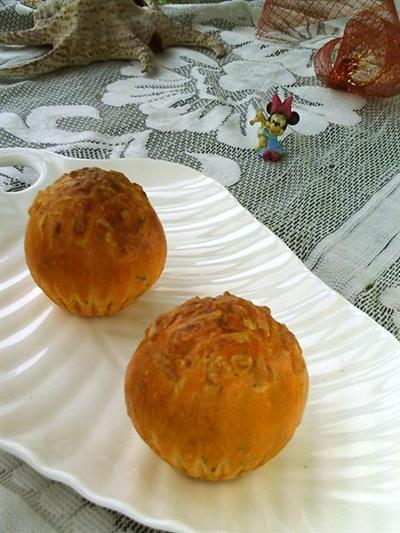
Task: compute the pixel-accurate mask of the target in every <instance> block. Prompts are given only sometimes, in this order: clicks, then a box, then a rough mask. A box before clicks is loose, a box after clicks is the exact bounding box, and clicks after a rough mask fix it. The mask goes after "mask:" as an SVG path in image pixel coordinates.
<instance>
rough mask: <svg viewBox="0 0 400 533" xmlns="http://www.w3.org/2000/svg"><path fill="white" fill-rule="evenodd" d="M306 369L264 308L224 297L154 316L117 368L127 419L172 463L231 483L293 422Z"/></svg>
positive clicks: (273, 447) (282, 438)
mask: <svg viewBox="0 0 400 533" xmlns="http://www.w3.org/2000/svg"><path fill="white" fill-rule="evenodd" d="M307 391H308V374H307V369H306V366H305V362H304V359H303V357H302V352H301V349H300V346H299V344H298V342H297V340H296V338H295V336H294V335H293V334H292V333H291V332H290V331H289V330H288V329H287V328H286V326H284V325H282V324H280V323H279V322H277V321H276V320H274V319H273V318H272V316H271V313H270V310H269V309H268V308H267V307H258V306H255V305H253V304H252V303H251V302H249V301H247V300H244V299H241V298H237V297H235V296H232V295H230V294H229V293H225V294H223V295H222V296H219V297H217V298H192V299H191V300H188V301H187V302H186V303H184V304H183V305H180V306H178V307H176V308H175V309H173V310H171V311H170V312H169V313H166V314H163V315H161V316H159V317H158V318H156V319H155V320H154V321H153V322H152V324H151V325H150V326H149V328H148V329H147V330H146V334H145V338H144V339H143V340H142V342H141V343H140V345H139V346H138V348H137V350H136V352H135V353H134V355H133V357H132V359H131V361H130V362H129V365H128V367H127V370H126V376H125V398H126V404H127V410H128V415H129V416H130V418H131V419H132V422H133V424H134V426H135V427H136V429H137V431H138V433H139V434H140V435H141V437H142V438H143V439H144V440H145V441H146V442H147V444H149V446H151V448H153V450H154V451H155V452H156V453H157V454H158V455H159V456H160V457H161V458H162V459H164V460H165V461H167V462H168V463H169V464H170V465H172V466H173V467H174V468H176V469H178V470H180V471H181V472H184V473H186V474H188V475H190V476H193V477H196V478H202V479H208V480H218V479H231V478H234V477H236V476H237V475H239V474H241V473H244V472H247V471H250V470H253V469H254V468H256V467H257V466H259V465H262V464H264V463H265V462H266V461H268V460H269V459H271V458H272V457H273V456H274V455H276V454H277V453H278V452H279V451H280V450H281V449H282V448H283V447H284V446H285V445H286V444H287V442H288V441H289V440H290V438H291V437H292V435H293V433H294V431H295V429H296V427H297V426H298V424H299V423H300V421H301V418H302V414H303V411H304V407H305V402H306V398H307Z"/></svg>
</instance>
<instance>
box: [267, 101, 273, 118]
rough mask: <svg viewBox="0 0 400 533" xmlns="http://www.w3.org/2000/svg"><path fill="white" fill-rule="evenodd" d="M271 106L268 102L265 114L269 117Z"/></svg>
mask: <svg viewBox="0 0 400 533" xmlns="http://www.w3.org/2000/svg"><path fill="white" fill-rule="evenodd" d="M271 106H272V102H270V103H269V104H268V105H267V113H268V114H269V115H270V114H271Z"/></svg>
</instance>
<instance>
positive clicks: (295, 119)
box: [287, 111, 300, 126]
mask: <svg viewBox="0 0 400 533" xmlns="http://www.w3.org/2000/svg"><path fill="white" fill-rule="evenodd" d="M299 120H300V115H299V114H298V113H296V111H292V114H291V115H290V118H289V119H288V121H287V122H288V124H290V125H291V126H294V125H295V124H297V123H298V122H299Z"/></svg>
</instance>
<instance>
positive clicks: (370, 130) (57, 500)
mask: <svg viewBox="0 0 400 533" xmlns="http://www.w3.org/2000/svg"><path fill="white" fill-rule="evenodd" d="M166 9H167V11H168V12H169V13H171V14H172V15H173V16H177V17H180V18H181V19H182V20H184V21H186V22H190V23H191V24H192V25H194V26H195V27H196V28H198V29H201V30H202V31H212V32H215V33H217V34H219V35H220V37H221V38H222V39H223V40H224V41H225V42H226V43H227V45H228V47H229V52H228V54H227V56H226V57H225V58H222V59H220V60H217V59H216V58H215V57H214V56H213V55H212V53H211V52H210V53H209V52H204V51H200V50H197V49H196V50H190V49H184V48H171V49H168V50H166V51H165V52H163V54H161V55H159V56H158V57H157V68H156V70H155V72H154V73H153V74H152V75H147V76H142V75H141V73H140V67H139V66H138V64H137V63H135V62H122V61H115V62H105V63H97V64H93V65H89V66H87V67H81V68H69V69H64V70H62V71H58V72H55V73H53V74H49V75H46V76H43V77H41V78H38V79H35V80H23V81H17V82H11V81H4V82H3V83H2V84H1V85H0V148H8V147H30V148H38V149H46V150H50V151H53V152H56V153H60V154H63V155H66V156H71V157H82V158H111V157H135V156H140V157H151V158H155V159H165V160H169V161H174V162H177V163H183V164H185V165H188V166H191V167H193V168H196V169H199V170H202V171H203V172H204V173H205V174H207V175H209V176H211V177H213V178H215V179H216V180H218V181H220V182H221V183H223V184H224V185H225V186H226V187H228V188H229V190H230V192H231V193H232V194H233V195H234V196H235V197H236V198H237V199H238V200H239V202H240V203H241V204H242V205H244V206H245V207H246V208H247V209H248V210H249V211H250V212H251V213H252V214H253V215H254V216H255V217H256V218H258V219H259V220H260V221H261V222H263V223H264V224H266V225H267V226H268V227H269V228H270V229H271V230H272V231H274V232H275V233H276V234H277V235H278V236H279V237H281V238H282V239H283V240H284V241H285V242H286V243H287V245H288V246H289V247H290V248H291V249H292V250H293V251H294V252H295V253H296V254H297V256H298V257H299V258H300V259H301V260H302V261H303V262H304V263H305V264H306V265H307V267H308V268H310V269H311V270H313V272H314V273H315V274H316V275H317V276H319V277H320V278H321V279H322V280H323V281H324V282H325V283H327V284H328V285H329V286H330V287H332V288H333V289H335V290H337V291H338V292H339V293H340V294H342V295H343V296H344V297H345V298H346V299H347V300H348V301H350V302H351V303H353V304H354V305H356V306H357V307H359V308H360V309H362V310H363V311H365V312H366V313H367V314H369V315H370V316H371V317H372V318H374V319H375V320H376V321H377V322H379V323H380V324H381V325H382V326H384V327H385V328H386V329H387V330H389V331H390V332H391V333H392V334H394V335H395V336H397V338H400V233H399V229H400V142H399V139H400V99H399V98H391V99H377V98H375V99H372V98H371V99H368V100H365V99H364V98H362V97H360V96H356V95H352V94H348V93H342V92H337V91H333V90H331V89H328V88H325V87H323V86H322V85H321V83H320V82H319V81H318V80H317V79H316V77H315V73H314V69H313V65H312V58H313V55H314V53H315V52H316V50H317V49H318V48H319V47H320V46H322V44H324V43H325V42H327V40H329V39H331V38H333V37H336V36H338V35H340V34H341V33H342V32H343V28H344V24H345V21H344V20H339V21H328V22H326V23H322V24H319V25H314V26H309V27H307V28H303V29H302V30H299V32H298V35H297V38H296V39H294V38H293V37H292V38H289V37H288V36H286V35H285V34H276V35H274V36H273V37H271V38H270V39H269V40H268V41H266V42H260V41H258V40H257V39H256V38H255V27H254V26H255V23H256V21H257V20H258V17H259V15H260V11H261V7H260V4H259V3H258V2H254V1H250V2H245V1H241V0H234V1H231V2H223V3H215V4H211V3H202V4H191V5H179V6H178V5H175V6H168V7H167V8H166ZM32 23H33V19H32V12H31V11H30V10H28V9H26V8H21V6H20V5H17V4H16V3H15V2H14V1H12V0H1V1H0V28H1V29H2V30H3V29H4V30H5V29H8V30H12V29H17V28H18V29H22V28H26V27H29V26H31V25H32ZM38 53H41V51H40V50H38V49H37V48H36V49H35V48H31V49H28V50H26V49H24V50H20V49H18V50H16V49H10V48H5V47H3V48H0V66H4V65H5V64H6V63H7V62H12V61H14V60H15V58H17V59H18V60H21V59H23V58H24V57H26V56H28V57H34V56H36V55H38ZM273 92H278V93H279V95H280V96H281V97H284V96H287V95H292V96H293V99H294V103H293V108H294V109H295V110H296V111H297V112H298V113H299V114H300V117H301V120H300V122H299V124H298V125H297V126H295V127H293V128H290V129H288V131H287V132H286V134H285V136H284V140H283V143H284V146H285V150H286V152H287V153H286V156H285V158H284V160H283V161H281V162H279V163H271V162H262V161H258V160H257V157H256V154H255V151H254V146H255V138H256V128H254V127H251V126H250V125H249V120H250V118H252V117H253V115H254V114H255V108H256V107H257V106H259V105H260V104H261V105H263V106H265V104H266V103H267V102H268V101H269V99H270V98H271V95H272V93H273ZM34 178H35V177H34V176H33V175H32V172H30V171H29V169H26V168H25V169H21V168H19V169H15V168H3V169H1V170H0V179H1V184H2V186H3V187H4V188H6V189H7V190H18V189H19V188H21V187H25V186H27V185H29V183H32V181H33V180H34ZM0 485H1V492H0V494H1V496H0V509H1V514H2V517H3V518H2V519H3V524H2V525H3V531H5V532H7V533H8V532H14V531H31V532H39V531H40V532H45V533H46V532H47V531H49V532H50V531H60V532H65V533H67V532H72V531H74V532H75V531H96V532H103V531H104V532H120V531H121V532H122V531H124V532H133V531H135V532H136V531H138V532H139V531H141V532H142V531H143V532H144V531H150V530H149V529H148V528H146V527H144V526H142V525H140V524H136V523H135V522H133V521H131V520H129V519H128V518H126V517H124V516H122V515H119V514H118V513H116V512H112V511H108V510H106V509H102V508H100V507H97V506H95V505H93V504H92V503H90V502H87V501H86V500H84V499H83V498H81V497H80V496H79V495H78V494H76V493H75V492H73V491H72V490H71V489H69V488H68V487H66V486H64V485H62V484H60V483H57V482H52V481H50V480H47V479H46V478H43V477H42V476H40V475H39V474H38V473H36V472H35V471H34V470H32V469H31V468H30V467H28V466H27V465H26V464H24V463H23V462H21V461H20V460H19V459H16V458H14V457H12V456H10V455H8V454H6V453H4V452H1V453H0Z"/></svg>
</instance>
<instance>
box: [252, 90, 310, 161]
mask: <svg viewBox="0 0 400 533" xmlns="http://www.w3.org/2000/svg"><path fill="white" fill-rule="evenodd" d="M292 101H293V96H288V97H287V98H286V99H285V100H284V101H283V102H282V101H281V99H280V98H279V96H278V95H277V94H274V95H273V97H272V101H271V102H270V103H269V104H268V105H267V113H268V114H269V117H268V118H265V115H264V113H263V111H262V110H259V111H258V112H257V114H256V116H255V117H254V118H253V119H252V120H250V124H251V125H253V124H255V123H256V122H259V123H260V124H261V126H260V128H259V130H258V146H257V152H258V156H259V158H260V159H261V158H262V159H264V161H279V160H280V159H282V156H283V152H284V149H283V146H282V144H281V143H280V142H279V141H278V137H280V136H281V135H283V134H284V132H285V130H286V127H287V125H288V124H290V125H291V126H293V125H294V124H297V123H298V122H299V120H300V117H299V114H298V113H296V111H292Z"/></svg>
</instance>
